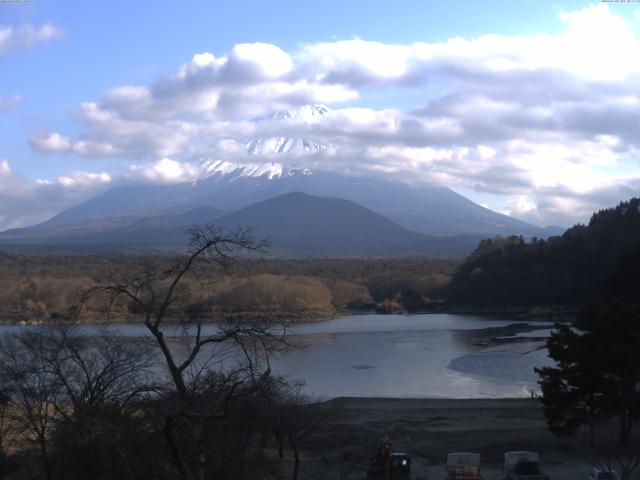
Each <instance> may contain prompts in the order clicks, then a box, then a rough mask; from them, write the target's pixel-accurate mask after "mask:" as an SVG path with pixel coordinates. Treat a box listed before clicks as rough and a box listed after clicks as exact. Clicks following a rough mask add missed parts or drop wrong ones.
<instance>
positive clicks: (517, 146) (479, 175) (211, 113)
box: [0, 4, 640, 223]
mask: <svg viewBox="0 0 640 480" xmlns="http://www.w3.org/2000/svg"><path fill="white" fill-rule="evenodd" d="M560 18H561V20H562V22H563V23H564V29H563V30H562V31H561V32H559V33H557V34H553V35H552V34H548V33H544V32H541V33H539V34H535V35H530V36H517V37H515V36H503V35H494V34H490V35H484V36H480V37H478V38H473V39H467V38H459V37H456V38H451V39H448V40H446V41H443V42H432V43H424V42H422V43H412V44H406V45H393V44H384V43H380V42H374V41H366V40H361V39H353V40H345V41H335V42H322V43H314V44H308V45H303V46H301V47H300V48H299V49H298V50H296V51H292V52H285V51H284V50H282V49H281V48H279V47H277V46H275V45H270V44H265V43H253V44H240V45H236V46H235V47H233V48H232V49H231V51H230V52H228V53H226V54H223V55H220V56H217V55H214V54H213V53H209V52H202V53H198V54H196V55H194V56H193V58H192V59H191V60H190V61H188V62H187V63H185V64H184V65H182V66H180V67H179V68H177V70H176V72H175V73H174V74H173V75H170V76H168V77H164V78H160V79H158V80H157V81H155V82H152V83H150V84H148V85H125V86H120V87H116V88H113V89H110V90H108V91H107V92H105V93H104V94H103V95H101V96H100V97H99V98H97V99H95V100H93V101H87V102H86V103H83V104H82V105H80V107H79V109H78V111H77V112H76V117H77V119H78V121H79V123H80V126H81V129H82V132H81V135H80V137H79V138H78V139H70V138H68V137H66V136H65V135H64V134H62V133H42V134H36V135H34V136H33V137H32V138H31V139H30V143H31V145H32V147H33V148H34V149H36V150H37V151H39V152H43V153H46V152H50V153H69V154H78V155H82V156H86V157H123V158H132V159H134V162H135V165H134V166H133V167H131V168H130V169H129V170H127V171H126V172H125V174H126V175H129V176H133V177H132V178H139V179H146V180H147V181H154V182H158V181H161V182H180V181H189V180H192V179H193V178H195V177H197V176H198V175H201V174H203V170H202V168H200V167H199V165H198V163H197V161H195V160H194V158H198V157H199V156H200V157H203V158H213V159H216V160H215V161H219V162H221V163H220V165H221V167H220V168H224V166H225V165H232V164H235V163H241V164H247V161H248V160H247V158H246V157H245V152H244V148H243V144H244V142H245V141H246V140H247V139H250V138H272V137H276V138H278V137H282V136H287V137H292V138H310V139H313V140H314V141H317V142H319V143H321V144H323V145H328V146H329V148H327V149H326V150H325V151H323V152H319V153H316V154H314V155H310V156H296V157H295V158H294V159H291V160H292V161H293V160H294V161H295V162H297V163H298V164H302V165H304V164H305V163H306V164H308V166H310V167H313V168H326V169H335V170H340V171H343V172H344V171H348V172H377V173H379V172H384V173H386V174H393V175H395V176H397V177H401V178H405V179H407V180H408V181H412V182H419V181H436V182H440V183H444V184H446V185H448V186H452V187H463V188H464V189H465V191H469V190H470V189H471V190H475V191H478V192H488V193H491V194H495V195H502V196H503V197H504V198H505V201H504V204H505V205H507V208H508V210H509V211H510V212H512V213H513V214H514V215H521V216H523V217H525V218H527V219H530V220H532V221H536V222H538V223H551V222H556V221H563V222H565V223H567V222H568V223H571V218H573V219H574V220H577V219H581V218H582V215H584V212H586V211H591V210H592V209H594V208H598V207H602V206H606V205H607V203H604V202H608V201H610V200H611V199H614V198H615V195H616V194H619V195H625V194H627V193H633V189H631V188H630V187H631V186H635V185H637V182H638V180H637V179H638V177H640V171H639V170H638V163H637V162H638V158H639V156H638V153H639V152H640V131H638V129H637V123H638V122H637V112H638V108H639V107H640V63H638V62H634V61H630V59H633V58H640V39H639V38H638V36H637V35H636V33H635V30H634V27H633V26H632V25H630V24H629V23H628V22H627V21H626V20H625V19H624V18H622V17H620V16H617V15H615V14H614V12H612V10H611V9H609V8H608V7H607V5H606V4H600V5H596V6H590V7H587V8H584V9H581V10H577V11H574V12H568V13H563V14H562V15H561V17H560ZM0 35H1V34H0ZM1 43H2V40H0V44H1ZM388 87H392V89H394V90H396V89H398V90H399V91H405V92H407V94H408V95H409V94H410V95H412V97H411V98H415V96H416V92H418V93H420V94H421V95H422V97H423V98H424V99H425V100H424V103H423V104H422V105H416V106H415V108H413V109H412V110H411V111H403V110H400V109H398V108H386V109H382V110H375V109H372V108H365V107H358V108H356V107H350V108H339V107H340V104H342V103H344V102H353V101H356V100H357V101H358V102H359V103H360V104H362V105H366V104H367V102H368V100H370V99H371V98H376V99H377V98H383V99H384V98H385V96H384V95H385V92H387V91H388ZM308 103H327V104H330V105H331V106H332V107H333V109H332V110H331V111H330V112H329V113H327V114H326V115H323V116H322V117H319V118H317V119H315V118H314V119H313V120H312V121H307V120H305V119H300V118H288V119H285V120H282V119H278V120H269V119H268V118H267V119H265V120H262V121H260V122H251V121H248V120H249V119H250V118H251V117H254V116H263V115H265V114H268V113H269V112H273V111H274V110H278V109H281V108H295V107H297V106H300V105H304V104H308ZM336 107H337V108H336ZM158 159H161V160H158ZM254 160H255V159H253V160H252V161H254ZM265 161H266V162H275V160H274V159H273V158H267V159H266V160H265ZM276 163H277V162H276ZM269 165H271V163H269ZM256 168H259V167H256ZM265 168H266V167H265ZM272 170H273V169H272V166H269V167H268V168H266V170H265V171H269V172H271V171H272ZM620 199H622V197H621V198H618V199H615V201H614V202H613V203H615V202H617V201H618V200H620ZM572 211H573V212H574V216H573V217H571V212H572Z"/></svg>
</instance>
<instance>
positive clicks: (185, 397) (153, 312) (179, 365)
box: [85, 226, 287, 480]
mask: <svg viewBox="0 0 640 480" xmlns="http://www.w3.org/2000/svg"><path fill="white" fill-rule="evenodd" d="M189 233H190V236H191V247H190V250H189V253H188V254H187V255H185V256H182V257H180V258H179V259H178V261H177V262H176V263H175V265H173V266H172V267H171V268H168V269H159V268H158V267H157V266H156V265H153V264H150V263H145V264H144V265H142V266H141V268H139V269H138V271H135V272H131V271H130V272H126V273H125V274H124V275H121V276H120V277H114V278H111V279H109V282H108V283H106V284H104V285H100V286H97V287H94V288H92V289H91V290H90V291H89V292H87V295H86V296H85V299H88V298H90V297H91V296H93V295H105V294H106V295H107V296H108V297H109V299H110V301H111V302H112V303H113V302H115V301H117V300H119V299H125V300H126V301H127V302H128V303H129V305H130V307H131V309H132V310H133V311H134V312H136V313H137V314H138V315H139V316H140V318H141V320H142V322H143V324H144V326H145V327H146V329H147V331H148V332H149V333H150V335H151V337H152V338H153V341H154V344H155V346H156V347H157V348H158V350H159V351H160V353H161V358H162V359H163V363H164V365H165V367H166V370H167V372H168V376H169V380H170V381H169V384H168V388H167V389H166V391H165V392H163V399H164V400H163V412H164V413H163V428H162V430H163V434H164V437H165V440H166V444H167V447H168V450H169V452H170V456H171V458H172V460H173V463H174V466H175V467H176V469H177V473H178V474H179V476H180V477H181V478H183V479H185V480H186V479H189V480H191V479H201V478H203V477H204V475H205V471H206V470H207V468H208V467H207V466H208V465H209V464H210V463H211V457H212V455H211V454H210V452H208V451H207V438H208V429H207V426H206V423H207V422H210V421H215V420H217V419H222V418H225V417H226V416H227V414H228V411H229V403H230V401H231V399H232V398H234V397H236V396H237V395H238V394H240V392H243V394H246V389H245V388H244V387H245V386H246V384H247V382H249V383H252V382H255V379H256V378H258V377H259V373H260V372H261V371H262V370H264V369H265V368H267V369H268V362H269V357H270V355H271V354H272V353H273V352H274V351H279V350H281V349H284V348H286V347H287V344H286V341H285V333H286V332H285V328H284V325H281V324H275V323H273V322H270V321H268V320H265V319H259V320H253V321H251V320H249V321H242V322H232V321H217V322H215V325H205V323H206V322H207V321H209V322H212V321H214V320H216V319H215V318H213V308H212V305H210V303H209V302H208V300H207V298H206V296H196V297H195V298H194V297H193V296H192V295H190V294H189V293H188V292H186V291H185V289H184V283H185V279H186V278H187V277H191V278H192V279H195V280H196V281H197V282H198V283H199V284H200V285H201V286H202V287H203V289H204V288H206V286H205V285H204V283H203V282H202V280H201V279H200V274H201V270H202V268H206V267H207V266H208V265H211V264H214V265H217V266H221V267H223V268H227V267H228V266H229V264H230V262H231V261H232V260H233V257H234V256H235V255H237V254H241V253H243V252H259V251H261V250H262V249H263V247H264V246H265V243H264V242H262V241H259V240H257V239H256V238H255V237H254V235H253V234H252V232H251V231H250V230H247V229H236V230H233V231H226V230H224V229H222V228H219V227H215V226H197V227H194V228H192V229H191V230H190V232H189ZM176 325H177V326H178V327H179V328H178V329H176V328H175V327H176ZM172 327H173V328H174V330H173V335H170V334H169V335H168V334H167V332H168V331H169V329H171V328H172ZM176 337H178V338H177V339H176ZM222 372H224V373H222ZM185 432H188V434H189V436H190V437H191V440H192V441H186V440H185V439H184V438H180V439H179V437H180V435H183V436H184V435H186V434H187V433H185ZM185 445H188V446H187V447H185Z"/></svg>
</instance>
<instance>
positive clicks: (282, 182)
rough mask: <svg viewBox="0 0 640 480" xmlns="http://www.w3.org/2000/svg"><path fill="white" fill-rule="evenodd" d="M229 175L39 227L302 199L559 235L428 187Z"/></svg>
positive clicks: (480, 229) (157, 189)
mask: <svg viewBox="0 0 640 480" xmlns="http://www.w3.org/2000/svg"><path fill="white" fill-rule="evenodd" d="M226 167H228V166H226V165H225V168H226ZM267 167H269V169H268V170H265V169H266V168H267ZM229 168H231V170H229V171H227V170H223V169H222V167H221V166H219V165H218V166H214V167H212V171H211V173H210V176H209V177H207V178H204V179H201V180H199V181H197V182H195V183H183V184H174V185H152V186H151V185H146V186H141V185H140V186H139V185H127V186H120V187H116V188H113V189H111V190H109V191H107V192H105V193H103V194H101V195H98V196H96V197H93V198H91V199H89V200H87V201H86V202H84V203H82V204H80V205H77V206H74V207H71V208H69V209H67V210H64V211H63V212H61V213H59V214H58V215H56V216H54V217H53V218H51V219H50V220H48V221H46V222H44V223H42V224H40V225H39V226H38V227H44V228H51V227H54V226H55V227H57V226H62V225H67V224H76V223H79V222H86V221H90V220H91V221H93V220H96V219H101V218H106V217H109V218H112V217H120V216H144V217H147V216H159V215H167V214H175V213H179V212H182V211H186V210H190V209H193V208H198V207H203V206H208V207H214V208H216V209H219V210H222V211H224V212H226V213H231V212H235V211H237V210H239V209H242V208H245V207H248V206H250V205H253V204H255V203H257V202H261V201H263V200H268V199H270V198H274V197H277V196H280V195H284V194H287V193H293V192H302V193H306V194H308V195H314V196H318V197H334V198H343V199H345V200H350V201H352V202H356V203H358V204H360V205H362V206H363V207H366V208H368V209H370V210H372V211H374V212H376V213H378V214H380V215H383V216H385V217H387V218H388V219H390V220H392V221H393V222H395V223H397V224H398V225H400V226H402V227H404V228H408V229H410V230H416V231H419V232H421V233H427V234H432V235H458V234H472V235H482V236H494V235H498V234H501V235H510V234H518V235H526V236H538V237H547V236H549V235H553V234H559V233H562V231H563V230H562V229H561V228H559V227H550V228H548V229H547V228H539V227H537V226H535V225H532V224H529V223H526V222H523V221H520V220H518V219H515V218H512V217H508V216H506V215H503V214H500V213H497V212H494V211H492V210H489V209H487V208H484V207H482V206H480V205H478V204H476V203H474V202H472V201H470V200H469V199H467V198H465V197H463V196H462V195H459V194H458V193H456V192H454V191H453V190H451V189H449V188H446V187H442V186H439V185H434V184H420V185H410V184H408V183H405V182H401V181H397V180H394V179H392V178H384V177H375V176H352V175H345V174H340V173H335V172H324V171H309V170H300V169H297V168H288V167H287V166H285V165H281V164H268V165H266V166H265V165H262V164H245V165H237V166H231V167H229Z"/></svg>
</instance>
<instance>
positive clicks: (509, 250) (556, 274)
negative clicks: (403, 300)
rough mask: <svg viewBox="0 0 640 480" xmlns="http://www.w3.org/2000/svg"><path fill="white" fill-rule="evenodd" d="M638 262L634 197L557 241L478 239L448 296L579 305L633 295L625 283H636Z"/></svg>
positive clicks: (457, 300)
mask: <svg viewBox="0 0 640 480" xmlns="http://www.w3.org/2000/svg"><path fill="white" fill-rule="evenodd" d="M639 262H640V199H639V198H633V199H631V200H629V201H626V202H622V203H620V204H619V205H618V206H616V207H614V208H609V209H605V210H601V211H599V212H597V213H595V214H594V215H593V216H592V217H591V220H590V221H589V224H588V225H576V226H574V227H573V228H570V229H569V230H567V232H565V234H564V235H562V236H561V237H551V238H549V239H548V240H546V241H545V240H538V239H535V238H534V239H532V240H531V241H530V242H526V241H525V240H524V239H523V238H522V237H513V236H512V237H508V238H499V237H498V238H496V239H493V240H484V241H482V242H481V243H480V245H479V246H478V248H477V249H476V250H475V251H474V252H473V253H472V254H471V255H470V256H469V258H467V260H466V261H465V262H464V263H463V264H462V265H460V267H459V268H458V270H457V272H456V274H455V276H454V277H453V279H452V281H451V282H450V284H449V287H448V294H447V296H448V299H449V301H450V302H451V303H454V304H462V305H477V306H489V305H491V306H498V305H500V306H506V305H518V306H532V305H565V306H566V305H576V306H577V305H582V304H584V303H589V302H597V301H598V300H601V299H603V298H604V297H611V296H613V297H616V296H631V297H633V292H632V290H631V289H632V288H633V287H632V285H634V284H633V283H632V284H630V283H629V282H630V281H632V278H633V277H634V276H635V278H636V279H638V266H639V265H640V263H639ZM635 285H637V282H636V283H635Z"/></svg>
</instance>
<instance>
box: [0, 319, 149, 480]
mask: <svg viewBox="0 0 640 480" xmlns="http://www.w3.org/2000/svg"><path fill="white" fill-rule="evenodd" d="M150 359H151V356H150V353H149V352H147V351H146V350H145V349H144V348H141V346H140V345H135V344H132V343H129V342H122V341H121V339H119V338H117V337H114V336H112V335H108V334H104V333H100V332H96V334H95V335H93V336H91V337H81V336H79V335H77V334H75V329H74V327H73V326H70V325H58V326H53V327H48V328H40V329H38V330H34V331H27V332H23V333H21V334H18V335H12V336H9V337H6V338H3V339H2V342H0V376H1V378H2V381H3V383H4V385H5V386H6V388H7V396H8V398H9V399H10V408H8V409H6V410H3V411H2V413H3V414H6V415H7V417H8V426H7V428H8V429H9V430H10V432H11V435H13V437H15V438H17V439H20V440H21V441H22V447H23V450H26V451H28V450H29V449H30V448H31V446H36V447H37V450H38V452H39V456H40V459H41V465H42V469H43V472H44V475H45V476H46V478H48V479H51V478H53V477H54V476H55V475H58V476H63V477H67V478H73V476H68V475H65V451H66V450H74V451H73V452H72V454H73V455H74V456H75V457H76V458H74V459H73V461H72V462H69V465H83V464H89V463H90V459H89V458H87V452H91V451H96V452H100V454H101V455H105V456H106V455H107V451H108V450H109V449H108V448H107V445H106V444H105V442H104V440H105V439H107V438H108V435H101V434H100V432H103V431H105V428H106V427H108V426H109V423H110V422H111V423H113V421H114V420H115V419H120V420H121V419H123V418H125V416H126V415H125V409H127V408H128V406H129V404H130V402H131V401H132V400H134V399H135V398H137V396H138V394H139V393H140V392H141V391H144V390H145V389H146V387H145V386H144V383H143V381H144V379H145V378H143V377H146V374H145V372H146V369H147V367H148V366H149V365H150ZM135 408H136V407H132V408H131V410H130V412H127V414H130V413H131V412H133V411H134V410H135ZM89 424H90V425H89ZM83 442H84V443H85V444H86V445H88V444H91V449H87V451H85V452H82V453H81V452H80V449H79V448H78V447H79V446H80V445H81V444H82V443H83ZM71 444H73V446H74V447H73V448H67V447H68V446H69V445H71ZM111 445H113V444H111ZM78 457H79V458H78ZM119 460H121V459H120V458H119ZM74 470H76V471H77V470H79V468H75V467H74ZM80 478H82V476H80ZM132 478H133V477H132Z"/></svg>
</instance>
